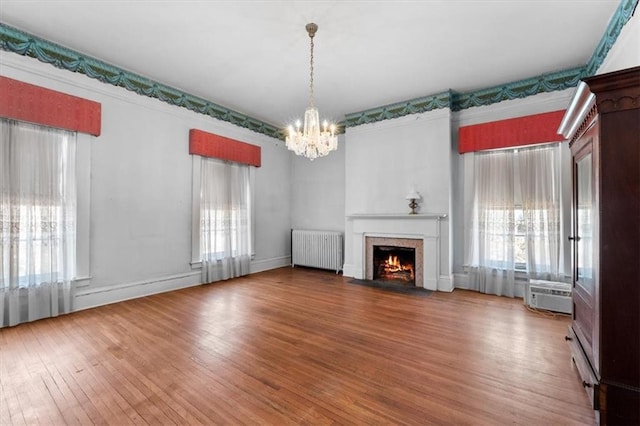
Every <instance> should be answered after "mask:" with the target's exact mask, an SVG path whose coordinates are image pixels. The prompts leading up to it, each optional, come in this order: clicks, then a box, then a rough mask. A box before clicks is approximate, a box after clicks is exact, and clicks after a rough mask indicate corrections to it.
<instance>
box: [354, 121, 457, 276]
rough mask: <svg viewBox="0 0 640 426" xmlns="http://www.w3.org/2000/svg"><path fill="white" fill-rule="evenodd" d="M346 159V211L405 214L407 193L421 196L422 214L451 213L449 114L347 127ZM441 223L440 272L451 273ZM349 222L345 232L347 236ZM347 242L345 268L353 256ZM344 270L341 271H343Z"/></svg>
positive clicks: (447, 225)
mask: <svg viewBox="0 0 640 426" xmlns="http://www.w3.org/2000/svg"><path fill="white" fill-rule="evenodd" d="M345 146H346V153H345V154H346V155H345V164H346V171H345V197H346V199H345V212H346V215H347V216H349V215H353V214H400V215H405V214H408V213H409V210H410V209H409V207H408V201H407V200H406V199H405V197H406V195H407V194H408V193H409V191H410V190H411V189H412V188H415V190H417V191H418V192H419V193H420V194H421V195H422V201H421V202H420V210H419V212H420V213H431V214H443V215H449V214H450V206H451V176H452V175H451V165H452V160H451V111H450V110H448V109H446V110H435V111H430V112H426V113H422V114H415V115H410V116H406V117H401V118H397V119H393V120H386V121H380V122H377V123H372V124H365V125H361V126H357V127H351V128H348V129H347V131H346V143H345ZM439 224H440V230H439V235H440V241H439V244H440V268H439V273H440V275H441V276H442V277H444V280H449V281H450V279H449V278H448V277H449V276H450V274H451V265H450V244H449V235H450V226H451V222H450V220H449V219H448V218H447V219H445V220H442V221H440V222H439ZM349 227H350V221H349V220H347V221H346V233H347V234H350V230H349ZM353 250H354V247H353V244H352V241H351V239H350V238H346V240H345V268H346V265H352V264H353V259H354V258H356V257H357V256H355V255H354V253H353ZM346 272H347V271H346V270H345V273H346Z"/></svg>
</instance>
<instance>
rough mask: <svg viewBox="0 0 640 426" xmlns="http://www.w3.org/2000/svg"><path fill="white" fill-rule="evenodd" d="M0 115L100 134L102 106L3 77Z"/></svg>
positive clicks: (0, 84) (0, 82)
mask: <svg viewBox="0 0 640 426" xmlns="http://www.w3.org/2000/svg"><path fill="white" fill-rule="evenodd" d="M0 117H6V118H12V119H15V120H21V121H27V122H29V123H35V124H41V125H43V126H50V127H56V128H59V129H65V130H72V131H76V132H80V133H89V134H91V135H94V136H100V127H101V117H102V106H101V105H100V103H98V102H94V101H90V100H88V99H83V98H78V97H76V96H71V95H67V94H66V93H61V92H56V91H55V90H50V89H46V88H44V87H40V86H34V85H33V84H28V83H24V82H22V81H18V80H13V79H11V78H8V77H3V76H0Z"/></svg>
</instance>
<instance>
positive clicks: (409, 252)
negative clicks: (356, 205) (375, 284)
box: [365, 236, 424, 287]
mask: <svg viewBox="0 0 640 426" xmlns="http://www.w3.org/2000/svg"><path fill="white" fill-rule="evenodd" d="M423 251H424V249H423V240H422V239H418V238H395V237H371V236H367V237H366V238H365V262H366V265H365V272H366V274H365V278H366V279H367V280H379V281H385V282H392V283H394V284H402V285H407V286H418V287H422V286H423V283H424V278H423V269H424V254H423Z"/></svg>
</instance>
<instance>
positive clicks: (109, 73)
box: [0, 0, 639, 140]
mask: <svg viewBox="0 0 640 426" xmlns="http://www.w3.org/2000/svg"><path fill="white" fill-rule="evenodd" d="M638 1H639V0H622V1H621V2H620V4H619V6H618V8H617V9H616V12H615V13H614V15H613V17H612V18H611V20H610V21H609V25H608V27H607V30H606V31H605V33H604V35H603V36H602V38H601V39H600V42H599V43H598V46H597V47H596V49H595V51H594V53H593V55H592V56H591V59H590V60H589V62H588V63H587V64H586V65H585V66H584V67H579V68H572V69H569V70H564V71H558V72H554V73H549V74H543V75H540V76H537V77H532V78H528V79H525V80H519V81H515V82H512V83H507V84H504V85H500V86H495V87H490V88H486V89H482V90H478V91H475V92H469V93H457V92H453V91H451V90H450V91H448V92H444V93H440V94H436V95H431V96H425V97H420V98H417V99H411V100H408V101H403V102H398V103H394V104H391V105H386V106H382V107H377V108H373V109H369V110H365V111H360V112H355V113H351V114H347V115H346V116H345V119H344V121H341V122H340V123H338V129H339V130H338V133H343V132H344V129H345V128H346V127H353V126H359V125H361V124H367V123H374V122H377V121H382V120H389V119H392V118H398V117H402V116H405V115H409V114H419V113H423V112H427V111H431V110H435V109H441V108H450V109H451V110H452V111H460V110H463V109H467V108H471V107H474V106H483V105H491V104H494V103H497V102H501V101H505V100H513V99H519V98H525V97H528V96H532V95H536V94H538V93H543V92H552V91H557V90H564V89H568V88H571V87H575V86H577V84H578V83H579V82H580V80H581V79H582V78H584V77H588V76H591V75H594V74H595V73H596V71H597V70H598V68H599V67H600V65H602V62H603V61H604V59H605V57H606V56H607V54H608V53H609V50H610V49H611V47H612V46H613V44H614V43H615V41H616V39H617V38H618V35H619V34H620V32H621V31H622V28H623V27H624V25H625V24H626V23H627V22H628V21H629V19H631V16H633V12H634V10H635V8H636V6H637V5H638ZM0 48H1V49H3V50H6V51H10V52H15V53H18V54H20V55H24V56H30V57H33V58H37V59H38V60H40V61H42V62H45V63H48V64H52V65H54V66H55V67H57V68H61V69H66V70H69V71H73V72H78V73H81V74H85V75H87V76H88V77H91V78H95V79H97V80H99V81H101V82H103V83H107V84H112V85H114V86H120V87H124V88H126V89H127V90H130V91H132V92H135V93H137V94H139V95H143V96H148V97H151V98H157V99H159V100H161V101H163V102H166V103H169V104H171V105H176V106H179V107H183V108H187V109H188V110H191V111H195V112H199V113H201V114H205V115H208V116H210V117H213V118H216V119H218V120H222V121H226V122H228V123H231V124H234V125H236V126H240V127H244V128H247V129H249V130H253V131H254V132H257V133H262V134H264V135H267V136H270V137H273V138H276V139H281V140H284V136H285V135H284V133H285V131H284V129H279V128H277V127H275V126H273V125H271V124H268V123H265V122H263V121H260V120H258V119H255V118H252V117H249V116H247V115H244V114H242V113H240V112H237V111H233V110H230V109H228V108H225V107H223V106H220V105H218V104H215V103H213V102H210V101H207V100H206V99H202V98H198V97H196V96H193V95H190V94H187V93H184V92H181V91H180V90H177V89H174V88H172V87H169V86H165V85H163V84H160V83H157V82H155V81H152V80H149V79H147V78H144V77H141V76H139V75H136V74H133V73H130V72H128V71H125V70H122V69H120V68H117V67H114V66H112V65H109V64H107V63H105V62H102V61H99V60H97V59H94V58H91V57H89V56H86V55H81V54H80V53H77V52H74V51H72V50H70V49H67V48H65V47H62V46H59V45H57V44H54V43H51V42H49V41H46V40H43V39H40V38H37V37H34V36H32V35H29V34H27V33H24V32H22V31H19V30H17V29H15V28H12V27H9V26H8V25H5V24H3V23H1V22H0Z"/></svg>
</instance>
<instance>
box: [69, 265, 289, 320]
mask: <svg viewBox="0 0 640 426" xmlns="http://www.w3.org/2000/svg"><path fill="white" fill-rule="evenodd" d="M289 265H291V256H281V257H275V258H272V259H264V260H257V261H252V262H251V265H250V269H249V271H250V272H249V273H250V274H255V273H257V272H263V271H268V270H270V269H276V268H281V267H283V266H289ZM200 284H202V272H201V271H200V270H194V271H191V272H186V273H184V274H177V275H169V276H165V277H159V278H154V279H151V280H144V281H137V282H132V283H125V284H116V285H111V286H104V287H96V288H91V287H83V288H80V289H78V291H76V294H75V298H74V309H73V310H74V311H82V310H84V309H91V308H96V307H98V306H103V305H108V304H111V303H117V302H123V301H125V300H130V299H136V298H138V297H145V296H151V295H153V294H158V293H164V292H167V291H173V290H180V289H182V288H187V287H193V286H196V285H200Z"/></svg>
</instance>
